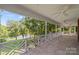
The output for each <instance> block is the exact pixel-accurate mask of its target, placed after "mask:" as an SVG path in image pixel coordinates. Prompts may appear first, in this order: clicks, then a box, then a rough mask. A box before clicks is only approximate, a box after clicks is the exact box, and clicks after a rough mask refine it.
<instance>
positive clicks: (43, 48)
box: [0, 4, 79, 55]
mask: <svg viewBox="0 0 79 59" xmlns="http://www.w3.org/2000/svg"><path fill="white" fill-rule="evenodd" d="M0 8H1V9H5V10H7V11H11V12H15V13H18V14H22V15H24V16H29V17H32V18H35V19H37V20H41V21H42V20H43V21H44V25H45V26H44V36H43V37H42V36H41V35H40V36H38V38H37V40H38V41H37V47H35V48H31V49H30V48H28V47H27V42H26V41H24V43H25V44H24V46H23V47H22V48H21V49H22V50H23V51H22V50H19V51H18V52H17V53H15V55H16V54H19V55H50V54H51V55H66V54H74V55H76V54H77V55H78V54H79V5H75V4H71V5H65V4H62V5H61V4H55V5H53V4H50V5H48V4H46V5H42V4H35V5H30V4H24V5H0ZM48 23H50V24H55V28H56V29H55V31H54V32H50V31H48Z"/></svg>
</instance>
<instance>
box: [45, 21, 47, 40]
mask: <svg viewBox="0 0 79 59" xmlns="http://www.w3.org/2000/svg"><path fill="white" fill-rule="evenodd" d="M46 37H47V21H45V40H46Z"/></svg>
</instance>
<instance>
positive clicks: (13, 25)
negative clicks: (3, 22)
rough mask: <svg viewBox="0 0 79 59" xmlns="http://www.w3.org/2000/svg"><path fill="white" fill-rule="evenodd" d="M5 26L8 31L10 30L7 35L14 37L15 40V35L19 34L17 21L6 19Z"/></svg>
mask: <svg viewBox="0 0 79 59" xmlns="http://www.w3.org/2000/svg"><path fill="white" fill-rule="evenodd" d="M7 26H8V28H9V31H10V32H9V36H10V37H15V38H16V40H17V36H18V35H19V34H20V33H19V29H18V28H19V23H18V21H14V20H11V21H8V23H7Z"/></svg>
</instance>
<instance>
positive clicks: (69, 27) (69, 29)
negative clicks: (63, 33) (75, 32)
mask: <svg viewBox="0 0 79 59" xmlns="http://www.w3.org/2000/svg"><path fill="white" fill-rule="evenodd" d="M71 30H72V29H71V27H69V34H70V35H71Z"/></svg>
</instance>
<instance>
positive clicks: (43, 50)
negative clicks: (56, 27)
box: [21, 35, 79, 55]
mask: <svg viewBox="0 0 79 59" xmlns="http://www.w3.org/2000/svg"><path fill="white" fill-rule="evenodd" d="M27 54H28V55H78V54H79V42H78V41H77V36H76V35H72V36H69V35H63V36H60V37H58V38H55V39H52V40H48V41H46V42H43V43H41V44H40V45H39V47H36V48H34V49H31V50H30V51H29V53H23V54H21V55H27Z"/></svg>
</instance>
